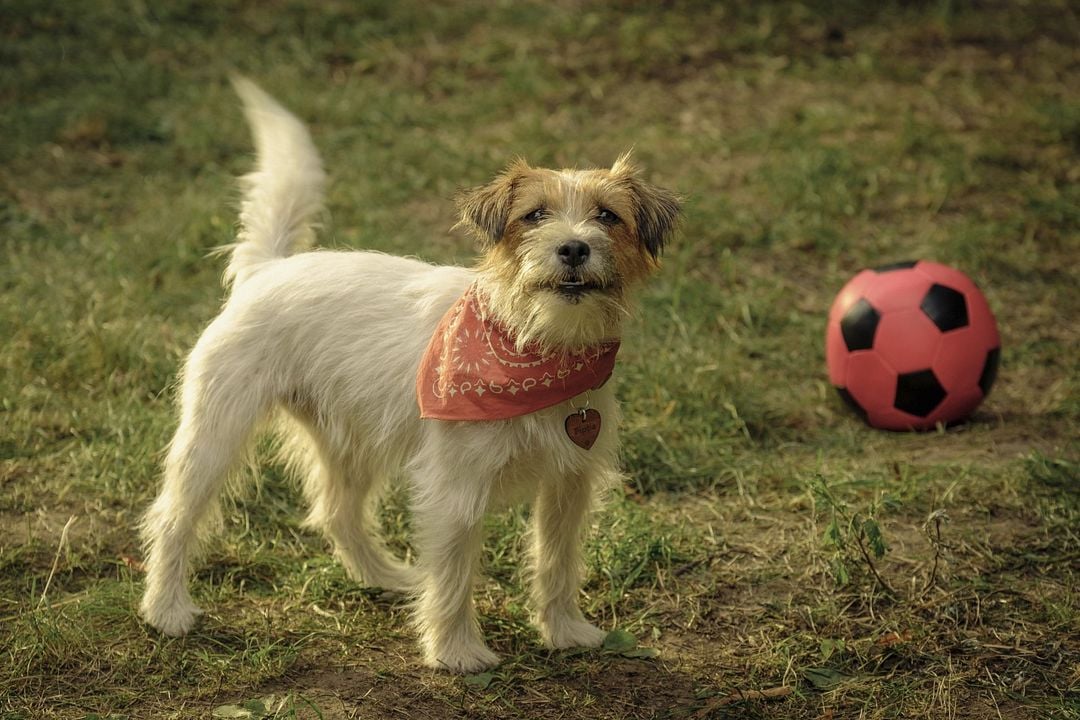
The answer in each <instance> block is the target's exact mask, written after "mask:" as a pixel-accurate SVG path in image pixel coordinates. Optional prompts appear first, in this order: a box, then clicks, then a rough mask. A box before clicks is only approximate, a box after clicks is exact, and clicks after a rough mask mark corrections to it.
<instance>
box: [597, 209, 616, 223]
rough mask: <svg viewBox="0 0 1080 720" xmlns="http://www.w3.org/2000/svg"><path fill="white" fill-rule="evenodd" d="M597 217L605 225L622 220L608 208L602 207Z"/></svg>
mask: <svg viewBox="0 0 1080 720" xmlns="http://www.w3.org/2000/svg"><path fill="white" fill-rule="evenodd" d="M596 219H597V220H599V221H600V222H602V223H604V224H605V225H614V224H616V223H619V222H622V221H621V220H620V219H619V216H618V215H616V214H615V213H613V212H612V211H610V210H608V209H607V208H600V212H598V213H597V214H596Z"/></svg>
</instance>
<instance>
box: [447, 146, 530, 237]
mask: <svg viewBox="0 0 1080 720" xmlns="http://www.w3.org/2000/svg"><path fill="white" fill-rule="evenodd" d="M528 170H529V166H528V165H527V164H526V163H525V161H524V160H520V159H519V160H515V161H514V162H513V163H511V164H510V166H509V167H507V168H506V170H504V171H503V172H502V173H500V174H499V175H497V176H496V177H495V179H494V180H492V181H491V182H489V183H488V184H487V185H481V186H479V187H473V188H468V189H465V190H462V191H460V192H459V193H458V194H457V206H458V211H459V212H460V213H461V219H460V220H459V221H458V224H457V226H458V227H464V228H467V229H469V230H471V231H472V232H473V234H475V235H476V236H477V237H478V238H479V239H480V242H481V244H482V245H483V246H484V247H485V248H487V247H490V246H491V245H493V244H495V243H497V242H498V241H499V240H500V239H501V238H502V236H503V233H504V232H505V231H506V223H507V221H508V220H509V218H510V208H511V207H512V206H513V204H514V189H515V188H516V187H517V185H518V183H519V182H521V179H522V178H523V177H524V176H525V174H526V172H528Z"/></svg>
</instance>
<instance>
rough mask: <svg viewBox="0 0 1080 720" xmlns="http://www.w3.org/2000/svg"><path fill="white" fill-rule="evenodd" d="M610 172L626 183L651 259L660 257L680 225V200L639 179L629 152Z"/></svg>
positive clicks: (639, 228)
mask: <svg viewBox="0 0 1080 720" xmlns="http://www.w3.org/2000/svg"><path fill="white" fill-rule="evenodd" d="M611 174H612V175H614V176H616V177H617V178H618V179H619V180H620V181H621V182H623V183H625V185H626V187H627V189H628V190H629V191H630V196H631V197H632V198H633V200H634V221H635V224H636V225H637V232H638V238H639V239H640V240H641V244H642V245H644V246H645V249H646V250H647V251H648V252H649V254H650V255H651V256H652V257H653V259H656V258H659V257H660V254H661V253H662V252H663V250H664V246H665V245H667V242H668V240H669V239H670V238H671V236H672V235H673V234H674V233H675V230H676V229H677V228H678V227H679V219H680V218H681V216H682V202H681V201H680V200H679V197H678V196H677V195H676V194H675V193H673V192H671V191H670V190H665V189H664V188H662V187H658V186H656V185H652V184H651V183H647V182H645V181H644V180H642V179H641V178H640V177H639V170H638V168H637V166H636V165H634V162H633V160H632V159H631V154H630V153H629V152H627V153H624V154H623V155H622V156H621V157H620V158H619V159H618V160H616V161H615V164H614V165H612V166H611Z"/></svg>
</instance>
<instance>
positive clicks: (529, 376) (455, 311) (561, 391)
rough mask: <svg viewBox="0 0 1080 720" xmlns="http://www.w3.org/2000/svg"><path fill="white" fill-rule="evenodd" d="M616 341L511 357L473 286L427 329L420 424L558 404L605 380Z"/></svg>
mask: <svg viewBox="0 0 1080 720" xmlns="http://www.w3.org/2000/svg"><path fill="white" fill-rule="evenodd" d="M618 350H619V341H618V340H612V341H608V342H604V343H600V344H599V345H596V346H594V347H591V348H589V349H587V350H585V351H584V352H581V353H575V354H564V353H556V354H550V355H543V354H541V353H540V352H539V351H538V350H537V349H536V348H534V347H525V348H523V349H522V350H520V351H519V350H518V349H517V347H516V345H515V343H514V339H513V337H512V336H511V335H510V334H509V333H508V332H507V331H506V330H505V329H504V328H502V327H501V326H500V325H498V324H497V323H495V322H494V321H493V320H492V319H491V318H489V317H487V313H486V312H485V311H484V307H483V304H482V303H481V299H480V297H479V295H478V292H477V289H476V286H475V285H472V286H470V287H469V289H468V290H466V291H465V294H464V295H462V296H461V298H460V299H459V300H458V301H457V302H456V303H454V305H453V306H452V307H451V308H450V310H449V311H447V313H446V315H444V316H443V319H442V320H441V321H440V322H439V325H438V327H436V328H435V333H434V334H433V335H432V336H431V342H429V343H428V347H427V350H426V351H425V352H424V357H423V358H422V360H421V361H420V368H419V370H418V371H417V374H416V397H417V402H418V403H419V405H420V417H422V418H434V419H438V420H505V419H507V418H512V417H519V416H521V415H528V414H529V413H532V412H536V411H537V410H541V409H543V408H546V407H551V406H552V405H558V404H559V403H561V402H563V401H564V400H569V399H570V398H572V397H575V396H576V395H580V394H581V393H583V392H585V391H586V390H593V389H596V388H598V387H600V386H601V385H603V384H604V383H605V382H607V379H608V378H609V377H611V372H612V370H613V369H614V367H615V354H616V353H617V352H618Z"/></svg>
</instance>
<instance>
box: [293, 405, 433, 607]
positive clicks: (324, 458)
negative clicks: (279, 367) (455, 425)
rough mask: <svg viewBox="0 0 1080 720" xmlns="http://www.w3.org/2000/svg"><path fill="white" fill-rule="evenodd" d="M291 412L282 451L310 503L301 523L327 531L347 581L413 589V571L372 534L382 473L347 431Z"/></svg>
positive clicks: (299, 413)
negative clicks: (297, 474)
mask: <svg viewBox="0 0 1080 720" xmlns="http://www.w3.org/2000/svg"><path fill="white" fill-rule="evenodd" d="M290 411H291V413H292V416H293V418H294V419H295V420H296V422H294V423H291V424H292V425H293V427H292V428H290V429H289V431H287V434H286V447H285V448H284V449H285V455H286V459H287V460H288V462H289V464H290V465H292V466H293V469H294V470H295V471H296V472H298V473H299V474H300V475H301V478H302V485H303V489H304V496H305V497H306V498H307V501H308V504H309V507H310V509H309V512H308V517H307V521H306V524H307V525H308V526H310V527H313V528H319V529H321V530H322V531H323V532H325V533H326V535H327V537H328V538H329V539H330V541H331V542H332V543H333V545H334V551H335V554H336V555H337V557H338V559H339V560H341V564H342V565H343V566H344V567H345V570H346V572H348V574H349V577H351V578H352V579H354V580H356V581H358V582H363V583H365V584H367V585H369V586H373V587H381V588H386V589H387V590H395V591H398V592H403V593H408V592H412V591H413V590H415V589H416V586H417V584H418V582H419V576H418V574H417V573H416V571H415V569H414V568H413V567H411V566H409V565H406V564H405V563H403V562H401V561H400V560H398V559H397V558H395V557H393V556H392V555H391V554H390V552H389V551H388V550H387V549H386V546H385V544H384V543H383V542H382V540H381V539H380V538H379V537H378V536H377V535H376V532H375V529H376V528H378V527H379V521H378V518H376V516H375V504H376V501H377V500H378V495H379V491H380V490H381V486H382V480H383V477H384V474H383V473H382V472H381V471H380V469H379V468H378V466H377V464H376V463H373V462H365V458H364V457H363V456H362V455H361V454H360V453H359V452H357V445H356V444H354V443H352V442H348V441H346V440H344V438H346V437H347V432H348V431H347V430H345V429H344V428H340V427H327V426H325V425H324V426H316V425H315V423H314V422H312V420H311V419H310V418H306V417H304V413H303V412H300V411H298V409H297V408H295V407H290ZM335 437H336V438H338V440H339V441H338V442H334V440H333V438H335Z"/></svg>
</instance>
